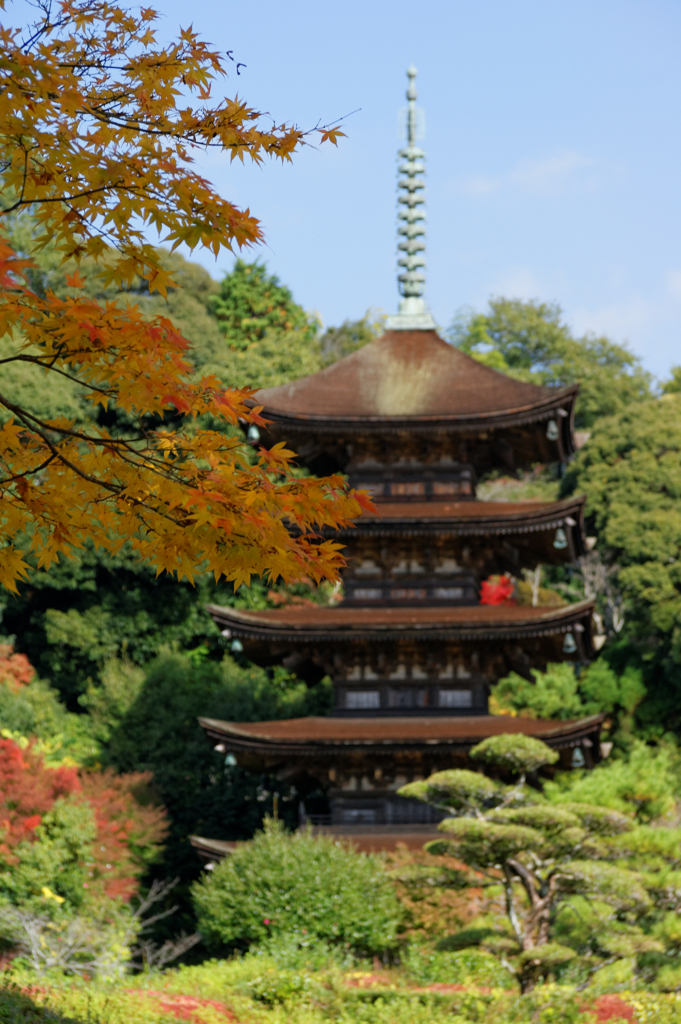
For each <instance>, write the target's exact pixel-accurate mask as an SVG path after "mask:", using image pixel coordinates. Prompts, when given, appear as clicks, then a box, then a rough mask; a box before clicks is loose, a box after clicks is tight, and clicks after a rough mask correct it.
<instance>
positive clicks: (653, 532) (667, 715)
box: [563, 393, 681, 731]
mask: <svg viewBox="0 0 681 1024" xmlns="http://www.w3.org/2000/svg"><path fill="white" fill-rule="evenodd" d="M571 492H578V493H585V494H586V495H587V506H586V513H587V517H588V519H589V520H590V523H591V526H590V529H591V530H592V531H593V532H595V534H596V536H597V538H598V545H597V547H598V550H599V551H600V552H601V555H602V556H603V558H604V559H605V560H606V561H607V562H609V563H610V564H615V565H617V566H618V567H619V568H618V572H617V581H618V585H619V587H620V588H621V589H622V591H623V592H624V595H625V598H626V617H625V625H624V631H623V634H622V639H621V640H620V641H618V643H619V644H620V646H622V644H623V643H624V642H625V641H626V642H627V643H628V644H629V645H630V647H632V645H633V648H632V650H633V653H636V652H637V653H638V656H639V658H640V659H641V660H642V663H643V664H644V665H647V666H648V670H647V671H646V673H645V680H644V681H645V684H646V686H647V689H648V699H647V700H646V701H644V702H643V704H642V705H641V707H640V709H639V712H638V714H639V717H641V719H642V721H645V722H647V723H648V724H650V725H652V724H655V725H656V726H657V728H658V729H661V728H663V727H664V725H666V726H667V727H668V728H673V729H676V730H677V731H678V729H679V727H681V716H680V713H679V707H680V706H681V702H680V699H679V698H680V696H681V502H680V499H681V396H679V395H678V394H675V393H670V394H667V395H665V396H663V397H662V398H661V399H658V400H650V401H647V402H639V403H635V404H632V405H631V406H630V407H628V408H627V409H625V410H623V411H621V412H620V413H618V414H617V415H616V416H611V417H608V418H605V419H602V420H601V421H600V422H599V423H598V424H597V425H596V427H595V428H594V431H593V433H592V435H591V438H590V440H589V443H588V444H587V445H586V446H585V447H584V448H583V449H582V450H581V451H580V452H579V453H578V455H577V457H576V458H575V459H574V461H573V462H572V463H571V464H570V466H569V467H568V470H567V473H566V476H565V478H564V480H563V493H564V494H568V493H571Z"/></svg>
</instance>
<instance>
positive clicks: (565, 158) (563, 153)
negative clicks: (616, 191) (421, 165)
mask: <svg viewBox="0 0 681 1024" xmlns="http://www.w3.org/2000/svg"><path fill="white" fill-rule="evenodd" d="M594 164H595V160H593V159H592V158H591V157H588V156H583V155H582V154H581V153H576V152H575V151H574V150H559V151H558V152H556V153H554V154H553V156H549V157H545V158H543V159H541V160H531V159H527V160H521V161H520V162H519V163H518V164H516V166H515V167H513V168H512V169H511V170H510V171H507V172H506V173H505V174H500V175H496V176H492V175H479V176H474V177H470V178H461V179H459V180H458V181H457V182H455V187H456V188H457V190H458V191H461V192H465V193H466V194H467V195H471V196H479V197H483V196H487V195H491V194H493V193H495V192H501V191H506V190H514V191H517V192H524V193H526V194H529V195H535V196H540V195H555V194H557V193H561V192H565V190H566V189H567V188H568V187H569V186H570V185H574V184H575V183H577V184H579V185H580V186H581V187H582V188H584V187H588V188H593V187H594V186H595V180H594V179H593V178H587V177H585V176H584V175H583V174H580V172H582V171H584V170H585V169H586V168H587V167H593V165H594Z"/></svg>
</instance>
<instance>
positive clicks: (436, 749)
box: [199, 714, 605, 764]
mask: <svg viewBox="0 0 681 1024" xmlns="http://www.w3.org/2000/svg"><path fill="white" fill-rule="evenodd" d="M604 718H605V716H604V715H603V714H599V715H591V716H589V717H588V718H582V719H578V720H572V721H564V722H556V721H547V720H545V719H532V718H511V717H508V716H505V715H478V716H467V717H451V718H443V717H432V718H423V717H418V718H406V717H405V718H392V719H386V718H382V717H381V718H378V717H377V718H362V719H348V718H319V717H309V718H294V719H288V720H283V721H275V722H253V723H251V722H226V721H221V720H217V719H213V718H199V724H200V726H201V728H202V729H203V730H204V732H205V733H206V736H207V737H208V738H209V739H210V740H212V741H214V742H216V743H218V744H220V749H221V750H224V751H230V752H232V753H234V754H235V755H237V756H238V755H239V754H242V755H258V756H259V757H265V758H266V759H267V760H268V761H269V763H270V764H275V763H276V761H277V759H278V758H284V759H287V760H288V759H290V758H291V757H292V756H294V757H296V758H297V757H300V758H315V759H322V760H326V759H328V760H329V761H333V762H337V761H338V759H339V756H343V755H346V756H350V755H353V754H365V755H366V754H369V755H386V754H394V753H395V752H396V751H403V752H409V751H411V752H413V753H416V752H420V753H428V754H431V755H434V754H437V753H441V752H452V753H453V752H461V753H466V752H467V751H469V750H470V749H471V747H473V746H475V745H476V744H477V743H480V742H481V741H482V740H484V739H487V738H488V737H490V736H499V735H502V734H509V733H513V734H521V735H525V736H535V737H537V738H539V739H541V740H542V741H543V742H544V743H546V744H548V746H550V747H553V748H556V749H565V748H571V747H576V746H579V745H580V744H582V743H583V742H584V740H590V741H591V744H592V745H593V744H594V743H597V741H598V737H599V735H600V729H601V726H602V724H603V721H604Z"/></svg>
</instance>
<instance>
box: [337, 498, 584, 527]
mask: <svg viewBox="0 0 681 1024" xmlns="http://www.w3.org/2000/svg"><path fill="white" fill-rule="evenodd" d="M585 501H586V498H585V497H583V496H579V497H577V498H568V499H567V500H565V501H475V500H472V501H418V502H416V501H415V502H403V503H401V502H397V501H394V502H388V501H383V502H377V503H376V508H377V511H376V512H363V513H362V515H361V516H360V517H359V518H357V519H356V520H355V521H354V526H353V527H348V528H347V529H344V530H336V531H334V533H335V534H340V535H348V534H350V535H353V534H356V532H357V530H361V531H366V532H368V533H380V532H381V527H382V526H383V525H384V526H385V527H387V528H388V530H389V531H390V532H391V533H392V532H394V530H395V528H396V527H398V526H404V527H410V526H414V527H416V526H423V527H430V528H432V527H436V526H442V528H443V529H446V530H447V532H449V533H461V534H467V533H495V534H496V533H498V534H507V533H530V532H534V531H536V530H550V529H555V528H556V527H558V526H565V525H566V524H567V525H568V526H572V525H574V526H581V523H582V517H583V511H584V503H585ZM568 520H571V522H568Z"/></svg>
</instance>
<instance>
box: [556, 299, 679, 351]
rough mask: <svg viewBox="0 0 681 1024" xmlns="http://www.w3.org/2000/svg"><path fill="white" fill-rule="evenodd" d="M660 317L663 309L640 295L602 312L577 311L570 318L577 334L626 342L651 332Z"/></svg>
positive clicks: (595, 310)
mask: <svg viewBox="0 0 681 1024" xmlns="http://www.w3.org/2000/svg"><path fill="white" fill-rule="evenodd" d="M659 317H660V309H659V307H657V306H656V305H655V304H654V303H651V302H647V301H646V300H645V299H643V298H642V297H641V296H637V297H635V298H633V299H631V300H630V301H628V302H621V303H613V304H612V305H609V306H602V307H601V308H600V309H585V308H584V307H582V308H579V309H575V310H573V311H572V312H571V314H570V317H569V319H570V324H571V326H572V329H573V330H574V331H575V333H576V334H586V333H587V332H590V333H593V334H607V335H608V337H609V338H612V339H613V341H623V340H626V339H627V338H631V337H632V336H635V335H637V334H640V333H641V332H644V331H645V330H646V329H649V328H650V327H652V326H653V325H654V324H655V322H656V321H658V320H659Z"/></svg>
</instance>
